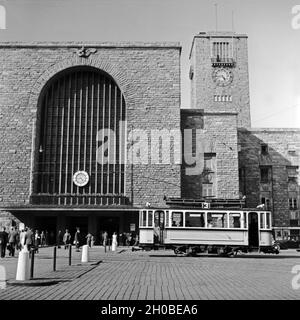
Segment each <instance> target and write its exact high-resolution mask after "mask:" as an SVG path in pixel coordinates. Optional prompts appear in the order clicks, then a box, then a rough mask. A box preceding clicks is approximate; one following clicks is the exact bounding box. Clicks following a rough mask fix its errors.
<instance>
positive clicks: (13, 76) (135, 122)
mask: <svg viewBox="0 0 300 320" xmlns="http://www.w3.org/2000/svg"><path fill="white" fill-rule="evenodd" d="M83 46H84V47H83ZM180 54H181V47H180V45H179V44H178V43H84V44H83V43H79V42H76V43H75V42H74V43H73V42H72V43H1V44H0V92H1V94H0V121H1V126H0V136H1V151H0V208H1V209H2V210H9V211H11V212H13V213H14V214H15V215H17V216H18V217H21V218H23V219H25V223H26V224H27V223H28V224H31V226H33V227H35V224H34V219H33V218H32V217H33V216H34V215H36V216H37V215H43V214H45V211H40V212H39V211H38V209H37V210H36V211H34V213H32V211H30V210H32V208H31V207H32V204H31V203H30V195H31V193H32V190H33V185H34V183H35V181H34V179H35V178H34V174H33V172H34V166H35V162H36V159H37V154H38V149H39V145H38V142H37V139H36V138H37V137H38V136H39V130H41V128H40V110H39V109H40V108H41V101H40V100H41V98H40V97H41V92H42V91H43V89H44V88H45V87H46V86H47V85H48V84H49V83H51V80H52V79H53V78H54V77H55V76H56V75H57V74H58V73H59V72H62V71H66V70H68V69H69V68H73V67H84V66H86V67H94V68H96V69H98V70H101V71H102V72H105V73H106V74H108V75H109V76H111V77H112V78H113V80H114V81H115V82H116V83H117V85H118V86H119V88H120V90H121V92H122V94H123V96H124V99H125V103H126V119H127V131H128V135H129V133H130V132H131V131H132V130H142V131H143V132H146V135H142V136H141V137H139V145H140V146H141V145H143V144H144V145H148V144H149V143H150V142H151V130H161V129H167V130H175V131H176V130H177V131H178V132H180ZM135 138H137V137H135ZM128 144H129V142H128ZM125 147H127V148H129V145H126V146H125ZM150 149H151V147H149V156H150ZM135 152H136V154H139V153H140V151H139V150H137V149H135ZM174 152H176V153H178V154H177V155H174V157H175V158H179V159H180V158H181V156H180V148H179V149H178V148H176V149H175V150H174ZM180 162H181V161H179V162H178V161H177V162H174V161H173V163H171V164H165V163H159V164H153V163H151V161H149V162H148V163H142V164H138V163H137V164H136V163H135V164H134V165H131V164H129V163H127V164H126V169H125V170H126V173H125V176H126V186H125V190H126V197H127V198H128V206H129V208H132V210H135V211H134V218H132V219H131V218H130V217H131V216H132V212H131V213H129V214H128V215H127V217H129V218H128V219H129V220H128V219H127V220H126V218H124V217H123V216H119V218H120V221H121V223H122V221H123V220H126V221H127V222H126V223H128V225H126V227H124V228H123V227H122V228H121V230H120V229H119V230H120V231H122V230H125V231H126V230H127V231H129V223H130V222H135V223H137V208H139V207H143V206H145V204H146V202H151V204H152V205H154V206H157V207H160V206H163V205H164V201H163V196H164V195H165V194H166V195H168V196H175V197H180V195H181V189H180V180H181V163H180ZM20 208H24V209H22V210H23V211H22V210H21V211H20ZM114 208H115V210H118V207H114ZM42 209H43V210H44V209H45V208H42ZM62 209H63V210H66V209H68V208H65V207H63V206H62ZM82 209H83V210H84V207H83V208H82ZM98 209H99V212H101V210H104V211H103V212H102V214H105V215H107V216H109V212H106V211H105V208H101V207H98ZM119 209H120V210H121V211H122V210H123V209H122V208H121V207H120V208H119ZM27 210H29V211H27ZM49 210H50V208H49ZM69 210H70V213H72V212H73V213H72V214H74V215H76V213H75V211H74V210H75V208H72V206H71V207H69ZM86 210H89V209H88V208H86ZM126 210H128V208H127V209H126ZM105 212H106V213H105ZM53 215H54V216H56V217H58V218H57V219H58V220H57V221H59V220H61V217H60V216H59V214H58V213H55V212H54V213H53ZM3 216H4V215H3ZM55 219H56V218H55ZM91 219H92V217H89V225H92V227H93V229H90V230H92V231H93V232H96V229H95V227H94V226H93V223H91V221H92V220H91ZM2 220H3V219H2ZM6 220H7V219H6V216H5V221H6ZM3 223H4V220H3ZM51 223H52V222H51ZM5 224H6V222H5ZM64 225H65V221H63V222H61V223H60V226H59V227H60V228H62V226H64Z"/></svg>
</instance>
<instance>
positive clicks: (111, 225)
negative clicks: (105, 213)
mask: <svg viewBox="0 0 300 320" xmlns="http://www.w3.org/2000/svg"><path fill="white" fill-rule="evenodd" d="M119 227H120V218H119V217H101V218H98V224H97V237H96V243H97V244H100V243H102V233H103V232H104V231H106V232H107V233H108V239H111V238H112V235H113V233H114V232H116V233H117V235H119Z"/></svg>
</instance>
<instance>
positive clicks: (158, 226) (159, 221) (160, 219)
mask: <svg viewBox="0 0 300 320" xmlns="http://www.w3.org/2000/svg"><path fill="white" fill-rule="evenodd" d="M164 230H165V212H164V211H163V210H156V211H155V212H154V228H153V237H154V239H153V240H154V244H163V243H164Z"/></svg>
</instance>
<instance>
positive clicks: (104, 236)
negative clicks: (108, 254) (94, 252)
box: [102, 231, 108, 247]
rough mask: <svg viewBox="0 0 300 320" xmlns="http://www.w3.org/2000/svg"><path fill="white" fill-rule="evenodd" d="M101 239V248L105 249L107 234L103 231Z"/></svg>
mask: <svg viewBox="0 0 300 320" xmlns="http://www.w3.org/2000/svg"><path fill="white" fill-rule="evenodd" d="M102 237H103V246H104V247H105V246H106V245H107V237H108V233H107V232H106V231H104V232H103V235H102Z"/></svg>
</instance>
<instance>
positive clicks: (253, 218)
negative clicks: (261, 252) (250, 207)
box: [248, 212, 259, 248]
mask: <svg viewBox="0 0 300 320" xmlns="http://www.w3.org/2000/svg"><path fill="white" fill-rule="evenodd" d="M248 225H249V229H248V232H249V233H248V239H249V246H250V247H255V248H258V247H259V230H258V214H257V212H249V214H248Z"/></svg>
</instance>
